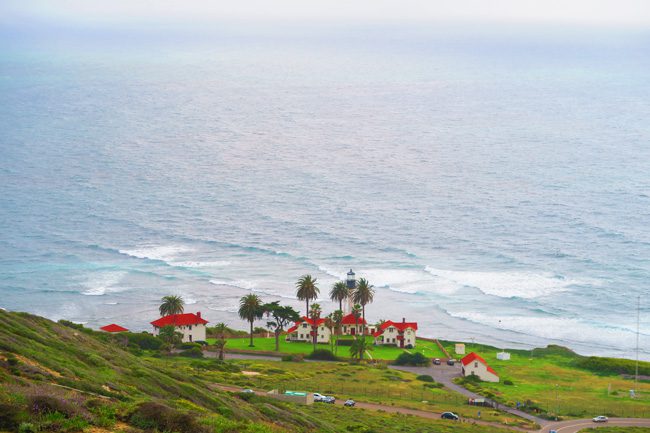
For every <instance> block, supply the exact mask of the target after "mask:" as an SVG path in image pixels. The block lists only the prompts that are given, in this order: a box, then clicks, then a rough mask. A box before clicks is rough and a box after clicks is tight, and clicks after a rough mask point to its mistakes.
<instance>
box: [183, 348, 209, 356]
mask: <svg viewBox="0 0 650 433" xmlns="http://www.w3.org/2000/svg"><path fill="white" fill-rule="evenodd" d="M179 355H180V356H185V357H187V358H203V351H202V350H201V348H200V347H192V348H191V349H187V350H183V351H182V352H181V353H179Z"/></svg>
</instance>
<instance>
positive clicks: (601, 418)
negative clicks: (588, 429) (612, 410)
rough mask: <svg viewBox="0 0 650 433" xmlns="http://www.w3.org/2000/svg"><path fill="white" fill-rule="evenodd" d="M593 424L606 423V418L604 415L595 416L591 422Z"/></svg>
mask: <svg viewBox="0 0 650 433" xmlns="http://www.w3.org/2000/svg"><path fill="white" fill-rule="evenodd" d="M593 421H594V422H607V417H606V416H604V415H600V416H597V417H596V418H594V420H593Z"/></svg>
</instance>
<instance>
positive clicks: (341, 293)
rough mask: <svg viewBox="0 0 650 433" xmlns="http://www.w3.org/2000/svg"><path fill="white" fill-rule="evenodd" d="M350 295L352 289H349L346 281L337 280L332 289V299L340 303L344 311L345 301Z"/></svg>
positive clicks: (340, 308) (340, 307)
mask: <svg viewBox="0 0 650 433" xmlns="http://www.w3.org/2000/svg"><path fill="white" fill-rule="evenodd" d="M348 296H350V291H349V290H348V286H347V284H345V281H337V282H336V283H334V285H333V286H332V290H330V299H331V300H332V302H338V303H339V310H341V311H343V301H345V300H346V299H347V297H348Z"/></svg>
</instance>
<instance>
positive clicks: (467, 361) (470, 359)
mask: <svg viewBox="0 0 650 433" xmlns="http://www.w3.org/2000/svg"><path fill="white" fill-rule="evenodd" d="M474 361H478V362H480V363H482V364H483V365H485V366H486V367H487V371H489V372H490V373H492V374H493V375H495V376H496V377H499V375H498V374H497V372H496V371H494V369H493V368H492V367H490V366H489V365H488V363H487V362H485V359H483V358H481V357H480V356H479V355H478V354H476V353H474V352H472V353H470V354H468V355H467V356H465V357H464V358H463V359H461V360H460V362H462V363H463V365H467V364H471V363H472V362H474Z"/></svg>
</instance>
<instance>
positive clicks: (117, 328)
mask: <svg viewBox="0 0 650 433" xmlns="http://www.w3.org/2000/svg"><path fill="white" fill-rule="evenodd" d="M99 329H101V330H102V331H106V332H127V331H128V329H126V328H124V327H122V326H120V325H116V324H115V323H111V324H110V325H106V326H102V327H101V328H99Z"/></svg>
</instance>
